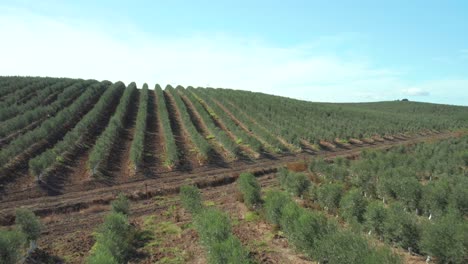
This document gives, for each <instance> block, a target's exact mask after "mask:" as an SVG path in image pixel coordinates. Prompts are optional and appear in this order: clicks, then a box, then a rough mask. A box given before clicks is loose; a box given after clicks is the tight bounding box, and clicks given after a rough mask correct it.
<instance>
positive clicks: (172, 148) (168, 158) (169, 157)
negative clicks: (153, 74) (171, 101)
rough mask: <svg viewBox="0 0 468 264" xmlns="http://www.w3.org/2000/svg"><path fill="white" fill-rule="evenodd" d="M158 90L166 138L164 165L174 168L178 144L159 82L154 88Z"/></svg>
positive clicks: (160, 116)
mask: <svg viewBox="0 0 468 264" xmlns="http://www.w3.org/2000/svg"><path fill="white" fill-rule="evenodd" d="M154 90H155V92H156V102H157V103H156V106H157V108H158V109H157V110H158V117H159V119H160V120H161V121H160V122H161V126H162V129H163V131H162V132H163V138H164V165H165V166H167V167H169V168H172V167H173V166H174V165H175V164H176V163H177V162H178V161H179V156H178V153H177V146H176V144H175V139H174V135H173V134H172V129H171V123H170V120H169V114H168V112H167V106H166V100H164V93H163V91H162V89H161V86H159V84H156V86H155V88H154Z"/></svg>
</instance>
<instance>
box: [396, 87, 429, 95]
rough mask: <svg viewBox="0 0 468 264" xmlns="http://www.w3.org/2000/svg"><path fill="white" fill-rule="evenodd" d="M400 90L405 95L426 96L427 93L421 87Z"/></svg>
mask: <svg viewBox="0 0 468 264" xmlns="http://www.w3.org/2000/svg"><path fill="white" fill-rule="evenodd" d="M402 92H403V93H404V94H405V95H411V96H428V95H429V92H428V91H426V90H424V89H421V88H417V87H412V88H408V89H403V90H402Z"/></svg>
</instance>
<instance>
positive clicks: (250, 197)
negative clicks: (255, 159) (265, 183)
mask: <svg viewBox="0 0 468 264" xmlns="http://www.w3.org/2000/svg"><path fill="white" fill-rule="evenodd" d="M237 186H238V188H239V191H240V192H241V193H242V195H243V197H244V203H245V204H246V205H247V206H248V207H249V208H253V207H255V206H256V205H259V204H261V203H262V199H261V193H260V185H259V184H258V182H257V179H256V178H255V176H254V175H253V174H251V173H242V174H241V175H240V176H239V179H238V180H237Z"/></svg>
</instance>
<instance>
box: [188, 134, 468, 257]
mask: <svg viewBox="0 0 468 264" xmlns="http://www.w3.org/2000/svg"><path fill="white" fill-rule="evenodd" d="M292 167H294V166H292ZM276 180H277V182H278V183H279V185H278V186H272V187H270V188H269V189H268V190H262V188H261V187H260V184H259V183H258V182H257V179H256V178H255V176H254V175H253V174H250V173H243V174H241V175H240V176H239V178H238V180H237V187H238V191H239V193H240V194H241V199H240V200H241V201H242V202H243V203H244V204H245V205H246V206H247V208H248V209H249V210H250V211H251V212H253V213H254V214H255V215H257V218H255V219H256V220H254V221H265V222H266V223H268V224H269V225H271V227H270V228H272V229H273V230H280V231H279V232H278V235H279V236H285V237H286V238H287V239H288V244H289V246H290V247H291V249H293V250H295V251H296V252H297V253H300V254H304V255H305V257H306V258H307V260H310V261H317V262H319V263H403V262H406V261H407V260H406V259H405V258H408V257H411V256H415V257H416V258H417V259H419V261H420V262H424V261H425V262H426V263H466V260H467V259H468V251H467V249H468V238H467V236H466V234H467V233H468V221H467V216H468V203H467V202H468V136H463V137H460V138H455V139H448V140H444V141H441V142H436V143H420V144H417V145H414V146H399V147H394V148H392V149H391V150H390V151H381V150H379V151H365V152H363V153H362V156H360V157H359V159H358V160H348V159H345V158H343V157H340V158H336V159H334V160H328V161H325V160H323V159H315V160H313V161H312V162H311V163H310V164H309V167H308V170H306V171H305V172H294V171H291V170H288V169H286V168H283V169H280V170H279V172H278V173H277V174H276ZM180 196H181V201H182V205H183V206H184V208H185V209H186V210H187V211H189V212H190V213H191V214H192V215H193V216H194V217H193V219H192V221H193V222H194V224H195V226H196V229H197V232H198V233H199V235H200V243H201V244H202V245H204V246H205V247H207V253H206V254H207V258H208V262H209V263H249V262H251V261H254V259H252V258H250V259H249V257H248V255H247V253H246V252H245V250H246V249H244V248H243V245H242V244H241V243H239V242H236V243H232V242H231V245H238V246H235V247H236V250H233V251H226V252H224V251H223V250H224V246H225V244H224V243H225V242H223V239H227V238H228V237H230V236H232V235H230V234H229V230H230V224H229V222H230V220H229V218H228V216H227V215H226V214H225V213H223V212H219V210H217V209H212V208H211V209H207V208H204V206H203V205H202V204H201V203H200V199H201V198H200V194H199V191H198V190H197V189H196V188H195V187H191V186H183V187H182V188H181V195H180ZM207 219H209V221H210V222H211V223H210V224H211V226H212V229H211V231H210V232H207V231H206V230H205V229H206V228H204V224H203V223H204V222H205V221H208V220H207ZM250 221H252V220H250ZM243 224H245V222H244V223H243ZM220 226H223V227H224V228H222V229H220V230H223V231H220V230H218V227H220ZM280 232H281V233H280ZM232 239H233V240H235V241H238V238H237V237H233V238H232ZM247 242H248V241H247ZM251 256H252V255H251ZM219 261H221V262H219ZM223 261H224V262H223Z"/></svg>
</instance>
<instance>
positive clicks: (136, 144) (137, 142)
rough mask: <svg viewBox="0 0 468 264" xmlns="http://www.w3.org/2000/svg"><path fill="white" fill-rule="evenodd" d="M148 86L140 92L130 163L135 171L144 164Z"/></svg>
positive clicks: (144, 86)
mask: <svg viewBox="0 0 468 264" xmlns="http://www.w3.org/2000/svg"><path fill="white" fill-rule="evenodd" d="M148 100H149V96H148V85H147V84H146V83H145V84H143V88H142V89H141V91H140V103H139V107H138V114H137V119H136V127H135V135H134V136H133V141H132V145H131V146H130V162H131V163H132V164H131V166H132V168H133V169H134V171H138V168H139V167H140V166H141V165H142V163H143V157H144V146H145V134H146V124H147V119H148V102H149V101H148Z"/></svg>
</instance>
